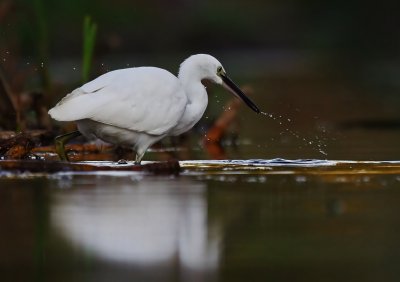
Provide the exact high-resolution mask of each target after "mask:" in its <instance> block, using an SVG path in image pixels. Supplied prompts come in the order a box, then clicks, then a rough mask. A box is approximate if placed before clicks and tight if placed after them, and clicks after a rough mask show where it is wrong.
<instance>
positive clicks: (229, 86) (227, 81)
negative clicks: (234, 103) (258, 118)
mask: <svg viewBox="0 0 400 282" xmlns="http://www.w3.org/2000/svg"><path fill="white" fill-rule="evenodd" d="M220 76H221V78H222V81H223V82H224V83H223V85H224V86H225V87H226V88H227V89H228V90H229V91H230V92H232V93H233V94H234V95H235V96H236V97H238V98H240V99H241V100H242V101H243V102H245V103H246V104H247V106H249V107H250V108H251V109H252V110H253V111H255V112H256V113H257V114H259V113H261V111H260V109H259V108H258V107H257V106H256V104H254V102H253V101H252V100H250V98H249V97H247V96H246V95H245V94H244V93H243V91H242V90H240V88H239V87H238V86H237V85H236V84H235V83H234V82H233V81H232V80H231V79H230V78H229V77H228V76H227V75H226V74H224V73H223V74H220Z"/></svg>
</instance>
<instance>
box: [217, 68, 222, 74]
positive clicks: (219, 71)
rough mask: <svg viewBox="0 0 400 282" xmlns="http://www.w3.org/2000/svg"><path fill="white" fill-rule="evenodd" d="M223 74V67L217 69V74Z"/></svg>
mask: <svg viewBox="0 0 400 282" xmlns="http://www.w3.org/2000/svg"><path fill="white" fill-rule="evenodd" d="M221 73H222V67H221V66H219V67H218V68H217V74H221Z"/></svg>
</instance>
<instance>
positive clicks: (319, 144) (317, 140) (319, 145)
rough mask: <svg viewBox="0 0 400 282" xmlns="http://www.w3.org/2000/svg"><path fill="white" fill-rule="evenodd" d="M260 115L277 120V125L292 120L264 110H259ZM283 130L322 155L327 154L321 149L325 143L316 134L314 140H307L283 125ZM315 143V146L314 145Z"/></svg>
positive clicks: (285, 123) (324, 146)
mask: <svg viewBox="0 0 400 282" xmlns="http://www.w3.org/2000/svg"><path fill="white" fill-rule="evenodd" d="M261 114H262V115H264V116H266V117H268V118H271V119H273V120H274V121H276V122H278V123H279V125H282V126H284V125H287V123H290V122H292V120H291V119H290V118H287V119H286V120H285V119H284V118H283V117H282V116H275V115H273V114H272V113H266V112H261ZM284 132H287V133H289V134H290V135H292V136H294V137H295V138H296V139H299V140H300V139H301V140H302V141H303V143H304V145H306V146H313V145H314V146H313V148H314V149H315V150H316V151H317V152H318V153H320V154H322V155H324V156H328V153H327V152H326V151H325V150H324V149H323V148H326V144H325V143H324V142H323V140H321V139H320V138H319V137H318V136H315V141H312V140H309V139H307V138H304V137H300V134H299V133H298V132H296V131H293V130H291V129H289V128H288V127H287V126H285V130H284ZM284 132H281V133H280V135H283V133H284ZM315 145H316V147H315Z"/></svg>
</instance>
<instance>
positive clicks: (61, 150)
mask: <svg viewBox="0 0 400 282" xmlns="http://www.w3.org/2000/svg"><path fill="white" fill-rule="evenodd" d="M80 135H82V134H81V133H80V132H79V131H73V132H70V133H67V134H63V135H59V136H57V137H56V138H55V139H54V142H55V145H56V152H57V155H58V157H59V158H60V160H62V161H69V159H68V156H67V154H66V153H65V147H64V146H65V143H66V142H68V141H69V140H71V139H73V138H75V137H78V136H80Z"/></svg>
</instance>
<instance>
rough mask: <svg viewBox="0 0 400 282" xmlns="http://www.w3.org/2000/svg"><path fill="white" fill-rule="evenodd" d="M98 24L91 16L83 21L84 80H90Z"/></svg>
mask: <svg viewBox="0 0 400 282" xmlns="http://www.w3.org/2000/svg"><path fill="white" fill-rule="evenodd" d="M96 33H97V24H96V23H94V22H93V20H92V18H91V17H90V16H86V17H85V19H84V21H83V55H82V56H83V60H82V82H83V83H85V82H87V81H88V80H89V75H90V67H91V64H92V59H93V50H94V44H95V41H96Z"/></svg>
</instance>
